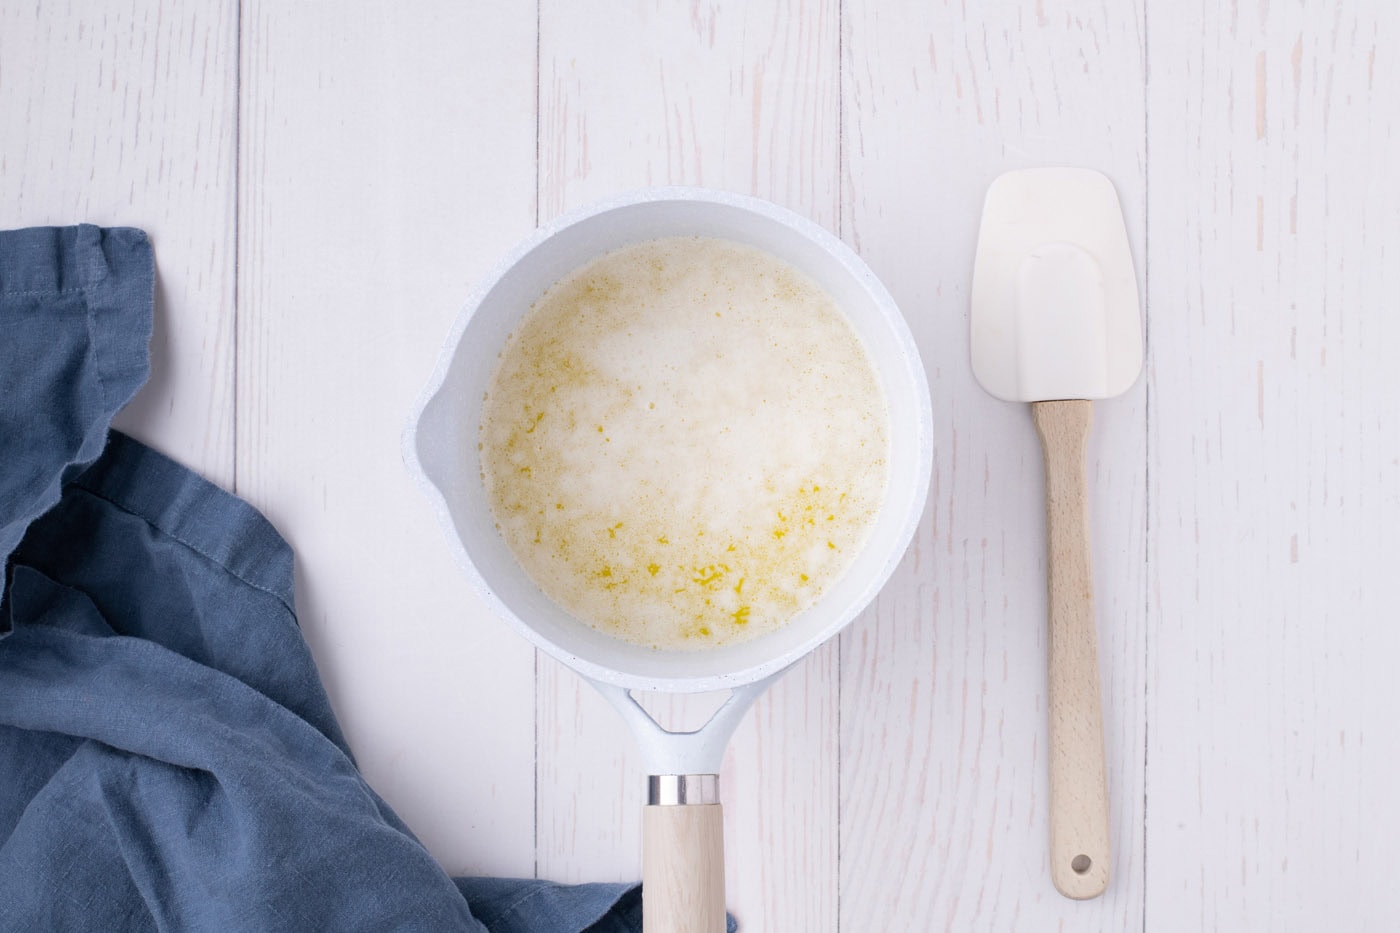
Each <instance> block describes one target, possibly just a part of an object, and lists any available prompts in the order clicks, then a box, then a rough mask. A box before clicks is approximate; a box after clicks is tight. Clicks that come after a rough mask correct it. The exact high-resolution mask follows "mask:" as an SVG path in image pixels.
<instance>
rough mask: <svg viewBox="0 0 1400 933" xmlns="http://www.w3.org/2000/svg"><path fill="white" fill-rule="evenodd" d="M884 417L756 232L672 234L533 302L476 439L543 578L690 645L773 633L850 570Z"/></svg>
mask: <svg viewBox="0 0 1400 933" xmlns="http://www.w3.org/2000/svg"><path fill="white" fill-rule="evenodd" d="M720 312H723V313H722V314H720ZM522 412H523V413H524V417H522V416H521V413H522ZM887 417H888V416H887V413H886V409H885V402H884V398H883V396H882V394H881V392H880V388H879V383H878V380H877V379H876V377H875V373H874V370H873V368H872V367H871V366H870V363H869V360H868V357H867V356H866V353H865V351H864V348H863V347H862V346H861V344H860V342H859V340H858V339H857V338H856V336H855V333H854V331H853V330H852V329H851V328H850V325H849V324H848V323H847V322H846V321H845V319H844V317H843V316H842V315H841V312H840V311H839V310H838V309H837V307H836V305H835V303H834V301H832V299H831V298H830V296H828V295H826V294H825V293H824V292H822V291H821V290H820V288H818V287H817V286H816V285H815V284H814V283H812V282H811V281H810V280H808V279H806V278H805V277H804V276H802V275H800V274H799V273H797V272H796V271H795V270H793V269H791V268H790V267H788V266H786V265H785V264H783V263H781V262H780V261H778V260H776V259H774V258H773V257H771V256H768V255H767V254H764V253H761V252H759V251H757V250H754V249H752V248H750V247H746V246H740V245H737V244H733V243H728V242H726V241H722V240H704V239H696V238H675V239H664V240H655V241H650V242H648V243H642V244H637V245H634V246H631V247H626V248H624V249H622V250H619V251H617V252H614V253H610V254H608V255H606V256H604V257H602V258H601V259H600V260H597V261H595V262H594V263H593V264H591V265H589V266H586V267H584V268H583V269H580V270H576V271H575V272H574V273H572V274H570V275H569V276H566V277H565V278H564V279H563V280H561V281H560V282H559V283H556V285H554V286H553V287H552V288H551V289H549V290H548V291H547V292H546V293H545V295H544V296H543V297H541V299H540V300H539V301H538V302H537V303H536V305H535V306H534V307H533V308H532V309H530V311H529V312H528V313H527V314H526V315H525V316H524V318H523V319H522V320H521V322H520V323H519V325H518V326H517V327H516V329H515V331H514V333H513V335H512V336H511V338H510V339H509V340H508V342H507V346H506V347H505V349H504V351H503V352H502V354H501V358H500V363H499V368H498V370H497V372H496V373H495V375H494V377H493V380H492V383H491V386H490V391H489V392H488V393H487V396H486V401H485V403H484V405H483V414H482V421H481V424H480V430H479V436H478V438H477V439H476V440H477V441H478V442H479V449H480V458H481V472H482V477H483V482H484V484H485V488H486V492H487V497H488V501H489V502H490V504H491V508H492V511H493V513H494V517H495V518H496V519H497V521H498V523H499V527H500V531H501V534H502V536H503V537H504V539H505V541H506V543H507V544H508V545H509V547H510V549H511V551H512V553H513V554H514V555H515V557H516V558H517V560H519V561H520V563H521V564H522V566H524V568H525V569H526V570H527V571H528V572H529V573H530V575H531V576H532V577H533V578H534V579H535V580H536V582H537V583H539V585H540V587H541V589H543V590H544V592H545V593H546V594H548V595H549V596H550V597H551V598H552V599H553V600H554V601H555V602H557V603H559V604H560V605H562V606H563V607H564V608H565V609H567V610H569V611H570V612H571V613H573V614H574V615H575V616H577V617H578V618H580V619H582V620H583V621H585V622H586V623H588V624H590V625H593V626H594V627H596V628H599V629H601V630H603V631H606V632H609V633H611V634H614V635H617V636H618V637H621V638H625V639H627V640H629V641H634V642H637V643H639V644H643V645H648V646H653V647H657V648H664V649H678V650H692V649H700V648H705V647H708V646H710V645H718V644H727V643H733V642H738V641H744V640H748V639H751V638H756V637H760V636H762V635H764V634H767V633H769V632H772V631H773V630H774V629H776V628H778V627H779V626H781V625H782V624H783V623H784V622H786V621H787V620H788V619H790V618H792V616H793V615H795V614H796V613H798V612H800V611H801V610H802V609H804V608H806V607H807V606H809V605H811V604H812V602H813V601H815V600H816V599H817V598H819V597H820V595H821V594H822V593H823V592H824V591H825V590H826V588H827V587H828V586H829V585H830V584H831V583H832V582H833V581H834V580H835V579H836V578H837V577H839V576H840V574H841V573H843V572H844V571H845V569H846V567H847V566H848V565H849V562H850V561H851V560H852V559H853V558H854V556H855V554H857V553H858V552H859V549H860V546H861V545H862V544H863V543H864V540H865V538H866V537H867V535H868V533H869V526H870V524H871V522H872V520H873V516H874V515H875V513H876V512H877V511H878V509H879V505H880V502H881V501H882V500H883V497H884V492H885V483H886V473H887V466H886V463H885V457H886V451H887V450H888V440H887V438H888V428H887ZM551 506H552V508H551Z"/></svg>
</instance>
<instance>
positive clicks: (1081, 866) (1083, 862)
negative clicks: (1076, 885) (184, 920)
mask: <svg viewBox="0 0 1400 933" xmlns="http://www.w3.org/2000/svg"><path fill="white" fill-rule="evenodd" d="M1093 864H1094V861H1093V859H1091V858H1089V856H1087V855H1076V856H1075V857H1074V860H1073V861H1072V862H1070V863H1069V867H1070V868H1073V869H1074V873H1075V874H1076V875H1082V874H1084V873H1085V872H1086V871H1088V870H1089V866H1090V865H1093Z"/></svg>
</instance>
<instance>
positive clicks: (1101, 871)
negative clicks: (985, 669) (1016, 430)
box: [1031, 399, 1110, 899]
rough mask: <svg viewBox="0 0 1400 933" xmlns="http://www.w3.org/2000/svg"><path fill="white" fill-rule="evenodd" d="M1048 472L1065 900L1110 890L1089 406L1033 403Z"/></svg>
mask: <svg viewBox="0 0 1400 933" xmlns="http://www.w3.org/2000/svg"><path fill="white" fill-rule="evenodd" d="M1031 420H1032V421H1033V422H1034V423H1035V430H1036V434H1038V435H1039V436H1040V446H1041V448H1042V452H1043V456H1042V458H1041V460H1042V462H1043V463H1044V468H1045V527H1046V548H1045V560H1046V567H1045V571H1046V577H1047V579H1048V580H1049V586H1048V588H1047V589H1048V592H1047V602H1048V609H1049V635H1048V638H1047V641H1046V653H1047V655H1048V660H1049V663H1048V665H1047V667H1048V679H1047V682H1046V701H1047V702H1048V704H1049V712H1050V716H1049V731H1048V732H1047V739H1048V744H1047V747H1046V753H1047V756H1048V758H1049V763H1050V772H1049V773H1050V798H1049V805H1050V878H1051V880H1052V881H1054V882H1055V889H1056V890H1058V891H1059V892H1060V893H1061V894H1063V895H1065V896H1066V897H1073V898H1078V899H1083V898H1086V897H1098V896H1099V895H1100V894H1102V893H1103V892H1104V890H1105V889H1106V888H1107V887H1108V882H1109V878H1110V875H1109V870H1108V869H1109V842H1108V837H1109V830H1108V791H1107V788H1106V787H1105V783H1104V751H1103V702H1102V700H1101V699H1100V690H1099V657H1098V631H1097V629H1098V626H1097V624H1096V620H1095V617H1094V574H1093V556H1092V553H1091V550H1090V547H1091V542H1090V539H1089V515H1090V506H1089V488H1088V454H1089V431H1090V429H1091V428H1092V427H1093V423H1094V403H1093V402H1091V401H1089V400H1088V399H1069V400H1061V401H1049V402H1032V403H1031Z"/></svg>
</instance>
